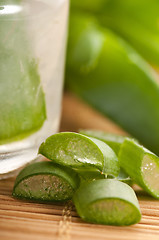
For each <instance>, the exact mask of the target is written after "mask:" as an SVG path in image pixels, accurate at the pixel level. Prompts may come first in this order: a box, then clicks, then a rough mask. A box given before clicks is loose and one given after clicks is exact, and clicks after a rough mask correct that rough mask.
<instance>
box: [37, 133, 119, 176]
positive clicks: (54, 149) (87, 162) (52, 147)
mask: <svg viewBox="0 0 159 240" xmlns="http://www.w3.org/2000/svg"><path fill="white" fill-rule="evenodd" d="M39 153H40V154H42V155H43V156H45V157H47V158H48V159H50V160H52V161H54V162H56V163H58V164H61V165H65V166H71V167H73V168H86V167H95V168H97V169H99V170H100V171H102V172H103V173H104V174H109V175H114V176H117V175H118V172H119V164H118V159H117V156H116V154H115V153H114V151H113V150H112V149H111V148H110V147H109V146H108V145H106V144H105V143H104V142H102V141H100V140H98V139H94V138H89V137H86V136H84V135H82V134H78V133H73V132H63V133H57V134H54V135H52V136H50V137H48V138H47V139H46V141H45V142H43V143H42V144H41V146H40V148H39Z"/></svg>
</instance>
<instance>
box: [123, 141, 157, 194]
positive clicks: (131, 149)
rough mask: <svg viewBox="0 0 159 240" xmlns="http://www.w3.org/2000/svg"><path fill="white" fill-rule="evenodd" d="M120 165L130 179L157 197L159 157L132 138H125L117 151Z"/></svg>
mask: <svg viewBox="0 0 159 240" xmlns="http://www.w3.org/2000/svg"><path fill="white" fill-rule="evenodd" d="M119 161H120V165H121V166H122V167H123V168H124V170H125V171H126V172H127V173H128V174H129V175H130V177H131V178H132V180H133V181H134V182H136V183H137V184H138V185H139V186H141V187H142V188H143V189H144V190H145V191H146V192H148V193H149V194H150V195H152V196H153V197H155V198H159V184H158V183H159V158H158V157H157V156H156V155H155V154H154V153H152V152H150V151H149V150H147V149H146V148H144V147H143V146H141V145H139V144H138V143H137V142H136V141H134V140H132V139H129V138H127V139H125V141H124V142H123V144H122V146H121V148H120V151H119Z"/></svg>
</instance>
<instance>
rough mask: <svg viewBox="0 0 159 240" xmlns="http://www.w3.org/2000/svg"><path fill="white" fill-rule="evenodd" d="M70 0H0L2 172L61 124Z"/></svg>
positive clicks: (18, 162)
mask: <svg viewBox="0 0 159 240" xmlns="http://www.w3.org/2000/svg"><path fill="white" fill-rule="evenodd" d="M67 17H68V1H67V0H62V1H56V0H52V1H49V0H46V1H42V0H40V1H38V0H32V1H29V0H2V1H0V178H1V177H3V176H4V175H5V174H6V173H8V172H12V171H14V170H15V169H17V168H19V167H21V166H22V165H23V164H25V163H26V162H28V161H31V160H33V159H35V158H36V157H37V152H38V147H39V145H40V143H41V142H42V141H43V140H44V139H46V138H47V137H48V136H49V135H50V132H51V133H55V132H56V131H57V130H58V124H59V115H60V103H61V92H62V85H63V68H64V56H65V45H66V32H67Z"/></svg>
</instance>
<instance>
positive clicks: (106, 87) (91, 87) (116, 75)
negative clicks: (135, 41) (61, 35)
mask: <svg viewBox="0 0 159 240" xmlns="http://www.w3.org/2000/svg"><path fill="white" fill-rule="evenodd" d="M153 74H154V72H153V70H152V69H151V68H150V66H149V65H147V63H146V62H145V61H144V60H143V59H142V58H141V57H140V56H139V55H138V54H137V53H136V52H135V50H134V49H132V48H131V47H130V46H129V45H127V44H126V43H125V42H124V41H123V40H121V39H120V38H118V37H117V36H116V35H114V34H113V33H112V32H110V31H109V30H106V29H103V28H101V27H100V26H99V25H98V24H97V23H96V22H95V21H94V19H92V18H90V17H88V16H85V15H82V14H79V15H78V14H76V16H74V15H73V16H72V17H71V19H70V33H69V41H68V52H67V63H66V86H67V88H68V89H69V90H70V91H72V92H74V93H75V94H77V95H78V96H79V97H80V98H82V99H83V100H84V101H86V102H87V103H88V104H90V105H91V106H93V107H94V108H95V109H97V110H98V111H100V112H101V113H103V114H104V115H106V116H108V117H109V118H111V119H112V120H113V121H114V122H116V123H117V124H119V125H120V126H121V127H122V128H123V129H125V130H126V131H127V132H129V133H130V135H132V136H133V137H135V138H137V139H138V140H139V141H140V142H142V144H144V146H146V147H147V148H149V149H150V150H152V151H153V152H155V153H156V154H158V153H159V124H158V122H159V108H158V102H159V86H158V85H157V83H156V81H155V80H154V77H153ZM145 129H146V131H145Z"/></svg>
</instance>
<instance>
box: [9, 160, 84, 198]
mask: <svg viewBox="0 0 159 240" xmlns="http://www.w3.org/2000/svg"><path fill="white" fill-rule="evenodd" d="M79 183H80V180H79V177H78V174H77V173H76V172H75V171H74V170H72V169H70V168H68V167H62V166H59V165H56V164H54V163H52V162H38V163H34V164H30V165H29V166H27V167H25V168H24V169H23V170H22V171H21V172H20V173H19V175H18V176H17V178H16V181H15V185H14V189H13V196H14V197H16V198H22V199H31V200H39V201H66V200H68V199H71V198H72V196H73V193H74V191H75V190H76V189H77V187H78V186H79Z"/></svg>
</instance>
